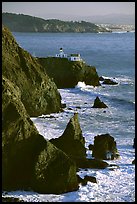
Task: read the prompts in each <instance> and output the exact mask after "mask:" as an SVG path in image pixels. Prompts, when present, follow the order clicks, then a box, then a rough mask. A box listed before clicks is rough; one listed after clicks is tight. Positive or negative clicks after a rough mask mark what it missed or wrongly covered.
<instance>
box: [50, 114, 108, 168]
mask: <svg viewBox="0 0 137 204" xmlns="http://www.w3.org/2000/svg"><path fill="white" fill-rule="evenodd" d="M50 142H51V143H52V144H54V145H55V146H56V147H58V148H59V149H61V150H62V151H63V152H65V153H66V154H67V155H68V156H69V157H70V158H71V159H72V160H73V161H75V163H76V166H77V168H98V169H104V168H106V167H107V166H108V163H107V162H104V161H101V160H97V159H87V158H86V148H85V138H84V137H83V135H82V130H81V127H80V123H79V120H78V113H74V116H73V117H72V118H71V119H70V121H69V123H68V124H67V127H66V129H65V131H64V133H63V134H62V136H60V137H59V138H55V139H51V140H50Z"/></svg>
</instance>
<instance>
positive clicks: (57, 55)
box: [56, 47, 67, 58]
mask: <svg viewBox="0 0 137 204" xmlns="http://www.w3.org/2000/svg"><path fill="white" fill-rule="evenodd" d="M56 57H60V58H67V54H65V53H64V51H63V48H62V47H61V48H60V49H59V54H56Z"/></svg>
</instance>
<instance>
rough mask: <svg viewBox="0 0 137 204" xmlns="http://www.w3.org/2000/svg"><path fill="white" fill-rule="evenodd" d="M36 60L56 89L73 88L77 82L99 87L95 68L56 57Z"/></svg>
mask: <svg viewBox="0 0 137 204" xmlns="http://www.w3.org/2000/svg"><path fill="white" fill-rule="evenodd" d="M37 59H38V61H39V63H40V64H41V65H42V67H43V70H44V71H46V73H47V74H48V75H49V76H50V77H51V78H53V80H54V81H55V83H56V85H57V87H58V88H73V87H75V86H76V85H77V84H78V82H79V81H82V82H85V84H87V85H93V86H99V85H100V82H99V76H98V73H97V71H96V68H95V67H94V66H89V65H87V64H86V63H85V62H83V61H69V60H68V59H67V58H57V57H47V58H37Z"/></svg>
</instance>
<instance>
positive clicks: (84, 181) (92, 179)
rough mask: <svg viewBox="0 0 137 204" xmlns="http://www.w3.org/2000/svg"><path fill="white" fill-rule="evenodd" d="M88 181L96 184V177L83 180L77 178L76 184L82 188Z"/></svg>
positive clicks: (87, 177)
mask: <svg viewBox="0 0 137 204" xmlns="http://www.w3.org/2000/svg"><path fill="white" fill-rule="evenodd" d="M88 181H90V182H92V183H97V180H96V177H94V176H87V175H86V176H85V177H84V178H83V179H82V178H81V177H80V176H78V182H79V183H81V184H82V186H85V185H87V182H88Z"/></svg>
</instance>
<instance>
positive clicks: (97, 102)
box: [92, 96, 108, 108]
mask: <svg viewBox="0 0 137 204" xmlns="http://www.w3.org/2000/svg"><path fill="white" fill-rule="evenodd" d="M92 108H108V106H107V105H106V104H105V103H104V102H102V101H101V100H100V98H99V97H98V96H97V97H96V99H95V100H94V105H93V106H92Z"/></svg>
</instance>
